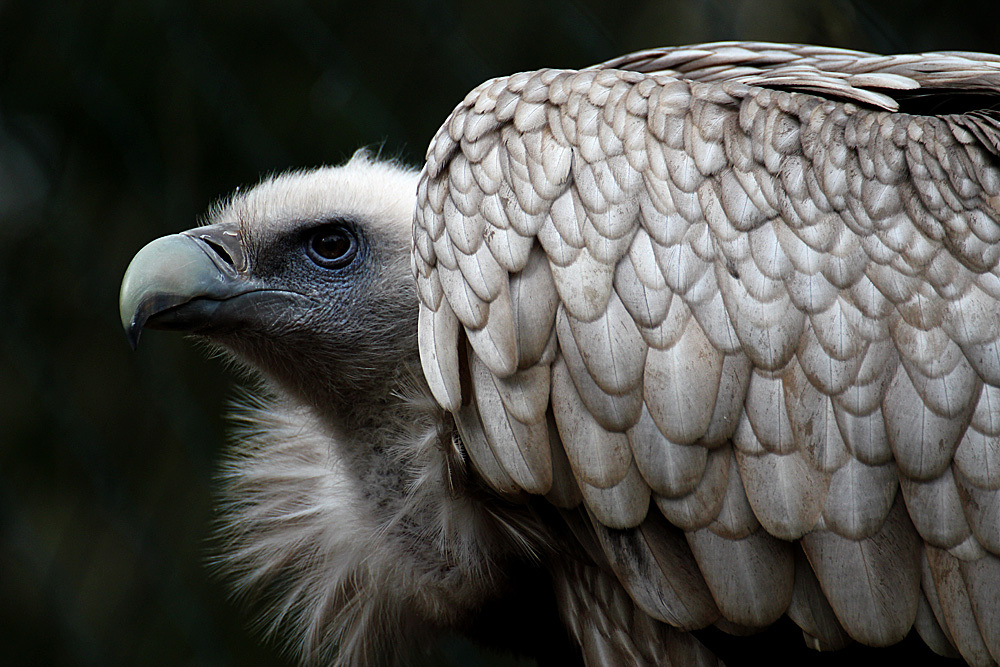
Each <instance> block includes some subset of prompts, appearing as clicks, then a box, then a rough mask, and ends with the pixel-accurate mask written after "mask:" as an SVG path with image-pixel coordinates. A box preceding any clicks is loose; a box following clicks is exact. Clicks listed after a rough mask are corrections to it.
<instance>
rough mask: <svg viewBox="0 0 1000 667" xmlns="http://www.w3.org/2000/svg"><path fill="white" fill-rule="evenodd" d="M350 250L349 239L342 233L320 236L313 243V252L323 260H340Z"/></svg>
mask: <svg viewBox="0 0 1000 667" xmlns="http://www.w3.org/2000/svg"><path fill="white" fill-rule="evenodd" d="M350 249H351V239H349V238H347V236H345V235H344V234H343V233H342V232H331V233H329V234H321V235H319V236H317V237H316V239H315V240H314V241H313V250H315V251H316V254H317V255H319V256H320V257H322V258H323V259H340V258H341V257H343V256H344V255H346V254H347V253H348V251H350Z"/></svg>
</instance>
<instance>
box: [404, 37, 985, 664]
mask: <svg viewBox="0 0 1000 667" xmlns="http://www.w3.org/2000/svg"><path fill="white" fill-rule="evenodd" d="M998 103H1000V58H997V57H995V56H986V55H980V54H958V53H952V54H943V53H942V54H921V55H913V56H893V57H882V56H869V55H866V54H859V53H853V52H847V51H840V50H835V49H825V48H818V47H800V46H785V45H769V44H736V43H732V44H715V45H705V46H693V47H683V48H677V49H658V50H652V51H647V52H643V53H638V54H633V55H630V56H625V57H623V58H619V59H617V60H614V61H611V62H608V63H605V64H603V65H600V66H597V67H595V68H592V69H589V70H584V71H580V72H575V71H556V70H541V71H538V72H527V73H522V74H516V75H514V76H511V77H503V78H499V79H494V80H492V81H489V82H486V83H484V84H483V85H482V86H480V87H479V88H477V89H476V90H474V91H472V92H471V93H470V94H469V95H468V96H467V97H466V99H465V100H464V102H463V103H462V104H460V105H459V106H458V108H457V109H456V110H455V111H454V113H453V114H452V116H451V118H450V119H449V120H448V121H447V122H446V123H445V124H444V125H443V126H442V128H441V130H440V131H439V132H438V134H437V136H436V137H435V139H434V141H433V143H432V144H431V146H430V148H429V149H428V152H427V165H426V166H425V168H424V172H423V177H422V181H421V185H420V188H419V192H420V193H421V194H420V197H419V201H418V208H417V215H416V225H415V228H414V242H415V245H416V246H418V247H419V246H428V247H433V249H434V250H435V252H436V253H437V254H434V253H429V254H427V255H424V254H414V265H415V267H414V268H415V275H416V278H417V283H418V285H421V284H426V283H432V284H433V283H434V282H435V281H438V280H440V282H441V285H442V288H443V289H442V292H443V298H442V299H440V300H439V301H438V302H437V303H432V302H430V301H429V300H427V299H424V301H423V303H422V305H421V308H422V309H425V310H427V311H434V312H437V311H438V310H439V309H440V305H441V304H451V306H452V312H453V313H454V314H453V315H449V316H448V317H443V318H436V319H434V320H433V321H434V322H435V323H437V322H442V323H443V324H445V325H446V326H449V327H451V326H453V327H457V328H458V329H459V330H461V331H463V332H464V333H465V337H466V339H467V340H468V342H469V348H468V355H469V357H470V361H469V362H468V363H469V364H471V365H472V366H473V367H474V368H488V369H489V371H490V372H492V373H493V374H494V376H495V377H496V381H497V382H505V381H516V378H519V377H522V376H524V375H525V374H526V373H527V372H529V371H530V372H531V373H532V375H533V376H534V375H538V374H548V373H550V374H551V378H552V380H551V385H550V398H549V402H550V405H551V410H552V413H553V415H554V417H555V424H556V428H557V436H558V437H557V441H558V442H559V443H561V445H562V447H563V449H564V450H565V452H566V454H567V458H568V461H569V464H570V468H571V470H572V472H573V475H574V478H575V479H576V481H577V483H578V484H579V486H580V489H581V491H582V496H581V500H582V505H581V507H583V508H584V510H585V512H586V514H587V515H588V517H590V520H591V521H594V522H595V526H596V529H597V531H598V535H600V534H602V532H601V531H602V530H604V529H603V528H602V525H603V526H607V527H608V528H611V529H614V530H616V531H625V533H626V534H627V533H630V532H636V531H639V532H642V531H644V530H645V529H644V528H643V526H645V525H646V523H647V522H648V521H650V518H649V517H653V516H654V515H657V514H660V515H662V516H663V517H665V518H666V519H667V520H668V521H669V522H671V523H673V524H674V525H676V526H678V527H680V528H681V529H683V531H684V533H685V536H686V540H687V545H688V547H689V549H690V554H692V555H693V557H694V559H695V561H696V562H697V564H698V567H699V569H700V573H701V575H702V576H703V577H704V580H705V582H706V584H707V585H708V590H710V591H711V594H712V597H713V598H714V601H715V605H716V606H717V611H716V612H715V613H716V614H717V616H715V617H712V618H704V617H702V618H701V620H700V621H698V622H699V623H701V624H702V625H704V624H705V623H709V622H712V621H714V620H717V619H719V620H722V621H725V622H730V623H737V624H740V625H744V626H763V625H767V624H769V623H771V622H773V621H774V620H775V619H776V618H777V617H778V616H780V615H781V614H783V613H786V612H788V613H789V614H790V615H791V616H792V618H793V620H795V621H796V622H798V623H799V624H800V625H801V626H802V627H803V630H804V632H805V633H806V634H807V636H813V637H815V638H816V642H817V645H831V646H836V645H842V644H843V639H844V638H843V632H846V634H847V636H849V637H850V638H852V639H854V640H856V641H859V642H862V643H866V644H872V645H888V644H892V643H895V642H897V641H899V640H901V639H902V638H903V637H904V636H905V635H906V634H907V632H908V631H909V630H910V628H911V626H912V625H913V624H914V621H915V619H916V618H917V616H918V610H919V609H924V610H925V611H924V612H923V614H922V615H921V617H920V618H921V620H920V622H919V623H918V624H917V628H918V630H919V631H920V632H922V633H928V634H929V635H930V636H929V637H928V643H929V644H930V645H931V646H932V647H934V648H935V649H936V650H939V651H943V650H945V648H946V645H947V642H943V641H942V637H948V636H950V637H951V638H952V642H953V643H954V644H955V645H956V647H957V648H958V650H959V652H961V654H962V655H963V657H964V658H965V659H966V660H968V661H969V662H972V663H976V664H992V662H994V661H997V660H998V659H1000V644H997V640H996V634H997V633H996V631H995V620H996V618H997V617H998V616H997V614H998V610H1000V601H998V598H997V596H996V595H995V592H996V590H997V587H998V586H1000V581H998V580H997V579H995V578H993V579H990V578H989V577H986V576H985V575H984V576H983V577H982V578H979V579H975V580H974V578H973V577H969V576H967V575H966V576H965V577H964V578H963V576H960V575H958V572H959V570H962V571H963V572H964V571H965V569H969V568H972V569H976V571H983V572H985V571H987V570H989V571H991V572H995V571H996V568H997V564H998V563H1000V560H998V558H1000V550H998V548H997V546H998V545H997V540H996V539H995V536H996V535H997V534H998V528H997V526H998V518H997V517H998V514H997V512H996V509H995V508H996V507H997V506H998V504H997V502H996V500H995V498H996V497H997V492H996V489H997V486H998V485H1000V468H997V466H996V462H995V460H994V459H995V452H996V450H997V442H998V440H997V436H996V433H997V429H995V428H994V427H993V426H992V422H993V421H995V416H996V415H997V414H1000V413H998V412H997V406H996V400H995V398H994V396H995V394H996V391H997V385H998V382H1000V356H998V355H997V353H996V350H997V349H998V348H997V344H998V341H1000V317H998V316H1000V302H998V299H1000V292H998V290H997V287H998V285H1000V282H998V277H1000V271H998V264H997V258H998V256H1000V250H998V248H1000V245H998V244H997V241H1000V169H998V167H1000V159H998V152H1000V151H998V146H1000V141H998V139H1000V122H998V121H1000V115H998V114H997V113H996V112H995V111H991V109H992V108H995V107H996V106H997V104H998ZM470 175H471V179H470ZM456 209H461V210H462V216H464V219H465V220H468V221H470V222H469V224H467V225H466V232H465V233H466V234H468V233H470V230H471V231H472V233H475V234H477V235H481V236H482V237H483V238H485V239H489V244H488V245H487V246H486V247H488V248H489V249H490V251H491V252H492V253H493V254H494V259H495V262H488V264H489V267H490V271H486V270H482V271H476V270H475V269H474V268H473V269H472V270H469V269H466V268H463V267H465V266H467V265H468V264H469V262H466V261H465V260H463V259H460V258H463V257H470V258H474V259H472V262H471V263H472V264H473V266H475V265H476V264H477V263H482V259H476V258H479V257H480V255H481V252H480V251H479V250H478V249H479V248H482V247H483V245H482V244H479V245H477V244H476V242H475V241H474V240H471V239H464V246H463V245H462V244H459V243H458V242H457V241H456V234H455V233H454V232H453V228H454V224H455V223H454V222H453V221H452V218H451V216H450V214H449V211H452V210H456ZM442 221H443V224H442ZM445 232H447V233H445ZM525 237H527V238H529V239H530V238H531V237H534V239H535V243H536V244H537V245H535V246H534V247H535V248H541V249H542V251H543V252H544V253H545V255H546V257H547V259H548V264H549V266H548V268H549V272H550V273H551V276H552V284H551V285H545V284H542V283H538V284H537V290H538V291H539V292H542V291H543V290H547V294H548V295H550V296H546V293H545V292H543V293H541V294H538V293H536V294H533V295H532V299H533V300H535V301H537V302H546V303H549V304H551V303H553V302H554V303H555V304H556V305H555V307H553V306H551V305H548V306H546V307H545V309H544V310H540V311H536V312H535V314H534V316H535V317H536V320H534V321H533V322H532V324H533V326H534V327H536V328H535V330H534V333H532V332H525V331H522V330H521V329H522V328H523V327H518V328H516V329H515V330H514V331H507V328H508V327H510V326H515V327H517V324H516V323H515V322H514V321H512V320H511V319H510V318H509V316H508V315H507V314H506V313H507V311H508V307H507V306H506V300H505V298H506V294H507V290H508V287H509V286H511V285H515V284H517V283H518V282H520V281H522V280H523V278H522V277H521V276H522V275H523V274H524V272H525V271H527V270H528V264H527V262H526V260H527V259H528V257H535V256H536V254H528V253H525V252H523V251H522V250H520V249H521V248H522V247H523V246H524V245H525V242H524V241H523V240H522V239H524V238H525ZM473 247H475V248H476V251H475V252H473V250H472V248H473ZM515 248H516V250H515ZM445 257H448V258H451V257H455V258H456V260H455V261H456V263H457V264H458V265H459V267H460V269H459V271H457V272H451V273H450V274H449V278H448V280H447V281H446V280H444V279H443V278H441V276H442V274H443V273H444V272H445V269H444V268H442V267H444V266H446V265H447V263H448V261H450V259H446V258H445ZM537 263H538V260H537V259H535V260H532V263H531V266H532V268H531V269H530V270H531V271H532V272H533V273H539V271H544V269H543V268H536V266H537ZM495 266H502V268H503V274H502V275H497V272H496V270H495V268H494V267H495ZM487 275H489V276H491V277H493V278H494V279H495V280H496V281H497V282H496V284H494V285H489V284H478V283H477V282H476V281H481V280H482V279H483V278H484V277H485V276H487ZM462 277H465V281H464V286H463V284H462V283H461V282H458V283H456V282H455V281H456V279H459V281H460V279H461V278H462ZM474 285H475V287H473V286H474ZM470 289H472V290H474V291H475V292H476V294H477V295H478V296H479V299H480V300H479V301H478V302H477V309H476V311H475V313H471V312H469V310H468V309H467V308H465V307H464V304H462V303H456V302H460V301H461V299H462V295H463V294H465V293H466V292H468V291H469V290H470ZM420 292H421V294H424V293H425V292H426V288H421V290H420ZM523 319H526V318H523ZM553 330H554V332H555V346H556V350H555V353H554V354H552V355H549V356H547V357H540V356H539V355H538V354H537V353H536V352H534V350H536V349H538V347H539V343H532V342H528V344H527V346H526V347H528V348H529V350H530V351H529V352H528V353H527V354H525V355H523V356H522V355H521V354H520V350H519V349H518V347H517V346H516V345H515V346H514V349H513V350H511V349H509V346H508V347H507V348H504V349H503V350H502V352H500V353H499V354H498V349H497V346H496V345H495V344H493V345H490V344H487V343H486V342H485V339H488V340H490V341H497V340H507V341H509V340H514V341H520V340H526V337H527V336H531V335H537V334H542V337H541V338H539V339H538V340H539V342H540V341H541V340H543V339H544V337H545V335H546V334H545V333H544V332H551V331H553ZM460 338H461V336H460ZM451 364H452V365H450V366H449V365H447V364H439V365H438V366H437V367H435V368H432V369H430V371H429V376H428V377H429V379H431V389H432V390H433V391H434V395H435V397H436V398H437V400H438V402H439V403H440V404H441V405H442V406H444V407H445V408H447V409H449V410H452V411H455V410H458V409H461V405H462V403H460V400H461V397H462V396H463V395H464V394H462V392H461V390H460V387H461V386H462V385H463V383H464V380H463V379H462V376H461V362H459V361H457V360H455V359H452V360H451ZM515 368H516V369H517V375H515V374H514V370H515ZM541 369H550V370H549V371H547V372H546V371H543V370H541ZM543 390H544V388H543V387H539V389H538V391H539V392H541V391H543ZM535 400H536V404H537V402H538V401H539V400H541V399H538V398H536V399H535ZM977 415H978V417H977ZM507 416H508V418H509V421H510V422H511V423H517V420H518V419H519V418H520V417H521V415H519V413H518V412H517V411H516V410H511V409H508V410H507ZM500 417H501V418H502V416H500ZM493 418H496V416H494V415H492V414H491V415H490V416H489V419H493ZM532 418H535V419H537V408H536V409H535V413H533V416H532ZM484 419H486V416H485V415H484ZM984 419H985V421H988V422H990V424H986V423H983V422H984ZM539 437H542V436H539ZM550 439H551V438H546V440H550ZM534 446H535V444H534V443H532V442H530V440H527V439H524V438H520V439H509V440H505V441H503V442H502V443H501V442H498V443H496V451H497V456H498V457H500V458H502V457H506V456H516V455H517V454H516V452H517V451H518V449H519V448H520V449H521V450H530V449H531V448H532V447H534ZM507 448H509V451H508V450H507ZM970 459H974V460H975V461H976V462H977V463H978V465H975V466H969V465H968V464H966V463H964V462H965V461H969V460H970ZM973 467H974V468H975V470H972V469H970V468H973ZM481 472H482V474H484V476H485V477H487V478H489V473H488V472H485V471H481ZM521 488H522V489H525V490H527V491H533V490H532V489H529V488H528V487H527V486H525V485H521ZM650 500H651V501H652V503H650ZM647 511H648V512H649V514H648V516H647ZM625 539H631V538H625ZM598 543H599V544H600V545H601V546H602V548H603V551H604V552H605V555H606V556H607V557H608V559H609V561H610V563H611V564H612V568H613V569H614V571H615V573H616V575H617V576H618V578H619V580H620V581H621V582H622V584H623V585H624V586H625V587H626V589H627V590H629V592H630V593H631V594H632V596H633V598H634V599H635V600H636V601H637V602H638V603H639V604H640V606H642V607H643V608H644V609H646V611H647V612H649V613H651V614H652V615H653V616H654V617H656V618H659V619H660V620H663V621H665V622H667V623H670V624H672V625H674V626H676V627H682V628H687V627H690V624H691V623H692V621H693V617H691V616H685V615H684V614H683V613H679V611H678V609H676V608H675V606H674V605H675V604H676V603H670V602H663V603H662V604H665V605H666V607H662V608H659V607H658V608H656V609H649V608H647V607H646V606H643V603H642V602H641V601H642V600H645V599H647V598H648V596H649V592H648V587H649V585H650V582H651V581H659V579H658V577H660V576H661V575H660V574H659V573H657V574H650V573H649V572H648V569H649V568H650V567H651V566H652V567H654V568H658V569H659V571H660V572H662V573H663V576H665V579H666V581H670V580H671V578H674V579H676V577H677V576H678V575H677V574H676V572H674V571H673V570H672V569H671V567H669V566H664V565H662V564H661V563H658V562H657V560H656V559H655V558H654V557H653V556H651V555H650V554H649V553H644V552H643V551H642V550H638V551H635V550H627V551H626V552H619V551H617V550H616V549H617V547H615V546H614V544H615V543H609V542H607V541H605V540H598ZM799 549H801V550H802V552H804V555H805V557H806V558H805V559H801V558H799V562H800V565H799V567H798V569H799V571H803V568H804V567H809V568H810V574H814V575H815V577H816V579H817V580H818V584H819V591H822V598H823V599H820V598H819V597H817V595H818V591H817V589H816V587H815V586H813V587H812V588H811V589H810V590H811V591H812V592H811V593H809V594H808V596H806V597H797V596H795V595H794V594H793V581H794V580H796V578H797V577H796V576H794V572H795V567H794V566H793V563H794V562H795V561H796V557H795V556H794V554H795V552H796V551H798V550H799ZM925 549H926V550H932V553H933V556H931V555H930V554H931V551H928V556H927V557H924V556H923V555H922V554H923V552H924V551H925ZM689 557H690V556H689ZM805 563H807V565H804V564H805ZM926 569H929V571H930V577H927V576H923V575H922V574H921V573H922V571H924V570H926ZM695 576H697V574H696V575H695ZM922 581H923V583H921V582H922ZM931 582H933V584H931ZM666 585H667V584H665V583H661V584H659V586H660V587H661V588H662V587H664V586H666ZM928 585H933V586H935V590H933V591H927V590H924V589H926V587H927V586H928ZM987 591H988V592H987ZM928 595H929V596H930V597H931V598H933V599H935V600H936V604H935V605H930V606H929V608H928V607H927V606H926V603H925V602H922V601H923V600H924V599H925V597H924V596H928ZM792 600H798V601H797V602H795V603H794V604H791V602H792ZM806 600H808V601H806ZM974 600H975V601H977V602H975V603H974V602H973V601H974ZM987 600H988V602H987ZM820 602H822V603H823V604H824V605H825V603H827V602H828V603H829V604H830V605H831V608H832V613H833V615H834V617H835V619H836V620H833V619H829V612H830V610H831V609H830V608H826V607H824V608H823V609H819V608H816V605H817V604H819V603H820ZM790 604H791V606H790ZM921 605H925V606H921ZM813 608H816V611H811V609H813ZM928 611H931V612H933V613H932V614H928ZM580 613H586V612H582V611H581V612H580ZM821 618H825V619H829V620H819V619H821ZM827 628H829V629H827ZM942 629H943V630H944V632H942ZM585 655H586V656H587V657H588V659H590V660H592V661H593V662H594V663H595V664H596V663H599V662H600V657H599V656H598V655H597V654H590V653H588V652H587V650H586V649H585Z"/></svg>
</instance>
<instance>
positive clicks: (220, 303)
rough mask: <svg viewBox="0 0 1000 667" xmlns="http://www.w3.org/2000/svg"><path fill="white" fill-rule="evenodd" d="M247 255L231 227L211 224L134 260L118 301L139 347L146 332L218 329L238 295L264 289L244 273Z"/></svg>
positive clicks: (130, 338)
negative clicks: (226, 309) (144, 331)
mask: <svg viewBox="0 0 1000 667" xmlns="http://www.w3.org/2000/svg"><path fill="white" fill-rule="evenodd" d="M244 268H245V257H244V253H243V250H242V245H241V243H240V238H239V234H238V231H237V230H236V229H235V227H233V226H232V225H225V224H220V225H210V226H208V227H199V228H197V229H192V230H189V231H186V232H183V233H181V234H172V235H170V236H164V237H162V238H158V239H156V240H155V241H153V242H151V243H149V244H148V245H146V246H145V247H144V248H143V249H142V250H140V251H139V252H138V253H137V254H136V256H135V257H134V258H133V259H132V262H131V263H130V264H129V266H128V269H126V270H125V277H124V278H123V279H122V287H121V292H120V294H119V299H118V307H119V312H120V314H121V320H122V326H123V327H124V328H125V334H126V336H127V337H128V341H129V344H130V345H131V346H132V348H133V349H135V347H136V345H137V344H138V342H139V336H140V335H141V334H142V330H143V328H146V327H148V328H153V329H171V330H176V331H190V332H199V331H202V330H209V329H215V328H218V326H219V325H220V324H222V321H221V320H225V319H226V318H224V317H223V318H221V320H220V318H219V315H220V313H221V311H222V310H225V304H227V303H228V302H229V301H230V300H231V299H233V298H234V297H237V296H240V295H243V294H247V293H248V292H253V291H257V290H259V289H260V287H259V286H258V285H257V284H256V283H255V282H254V281H252V280H250V279H247V278H246V277H245V276H244V275H242V274H241V272H240V270H241V269H244Z"/></svg>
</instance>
